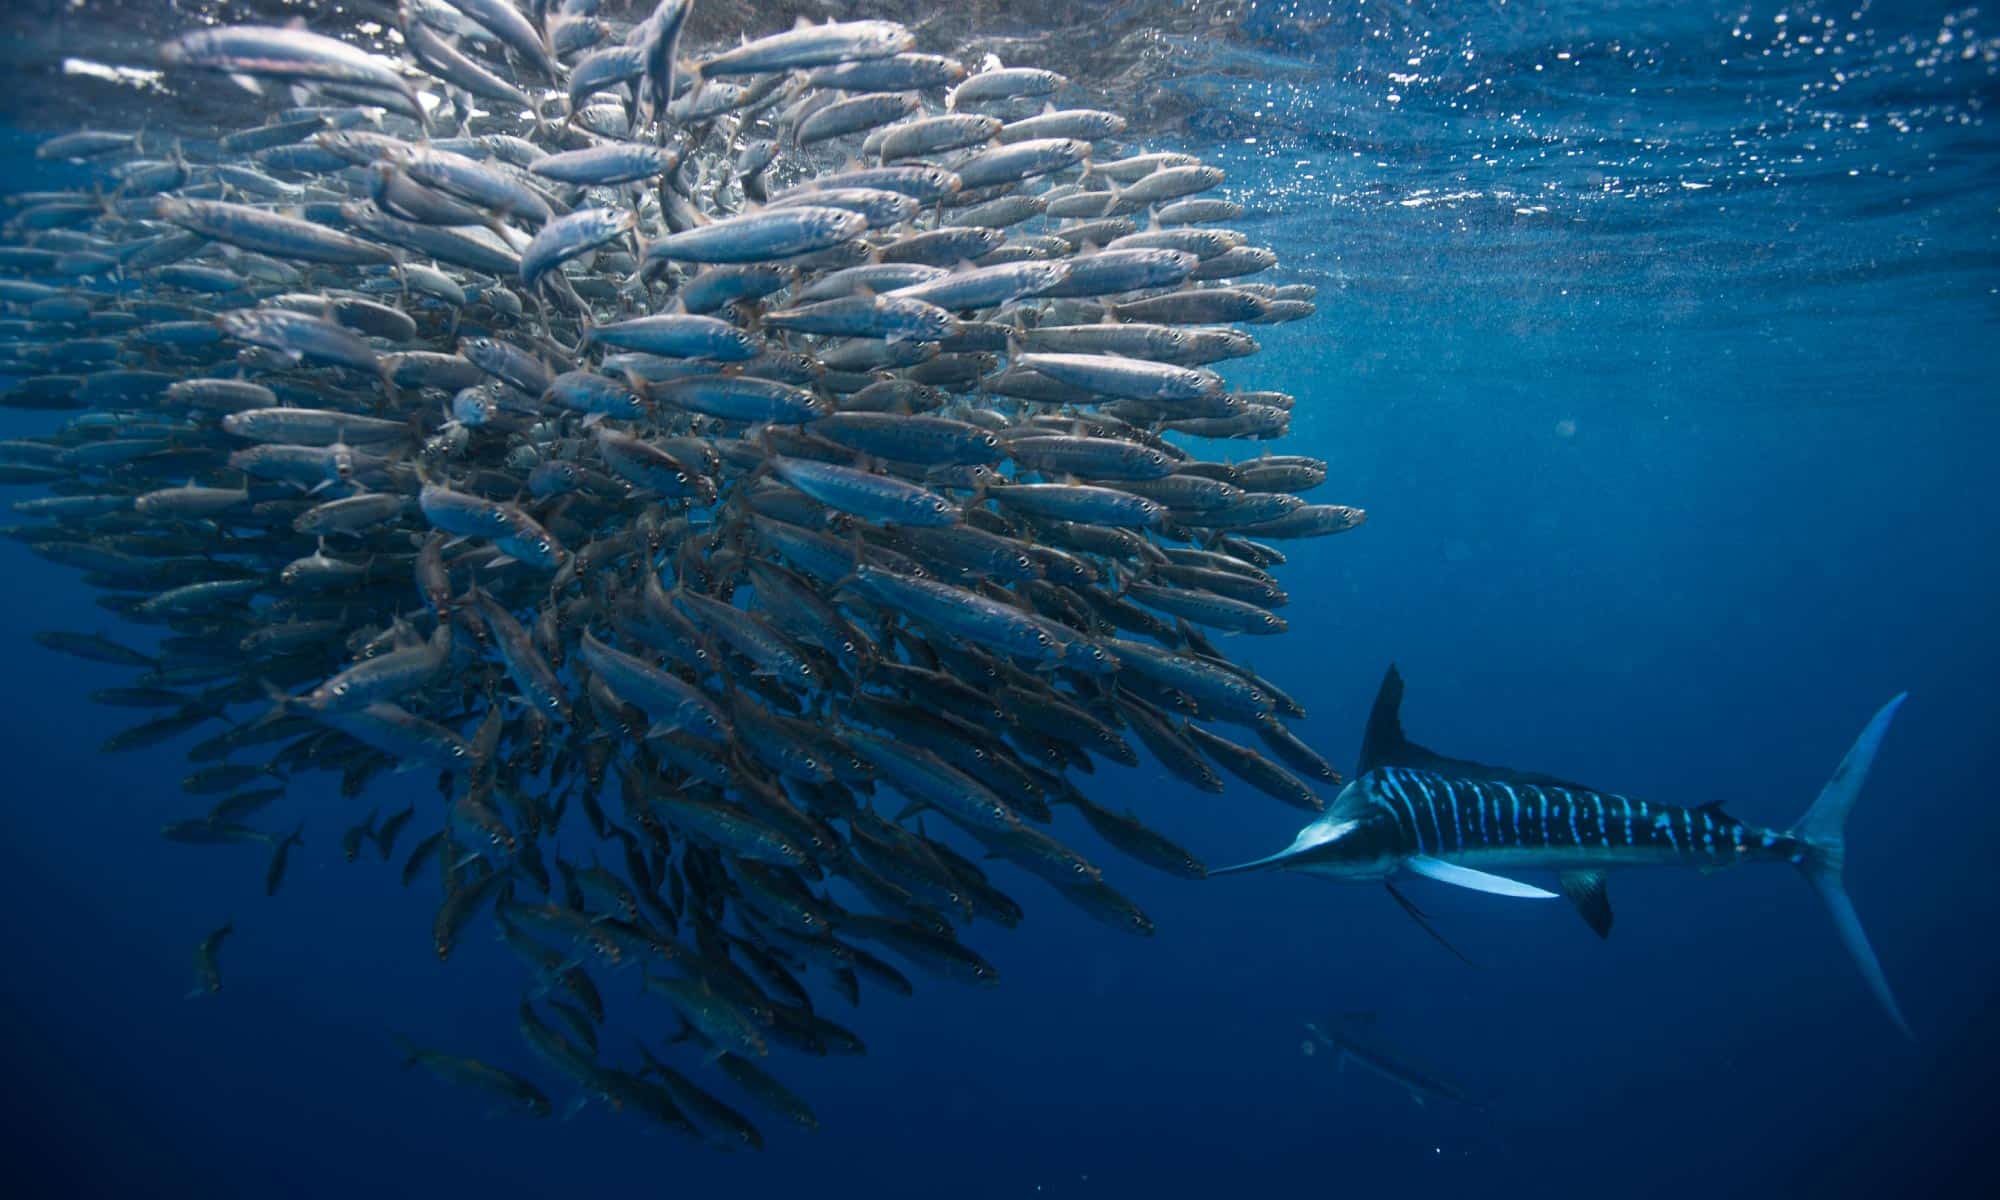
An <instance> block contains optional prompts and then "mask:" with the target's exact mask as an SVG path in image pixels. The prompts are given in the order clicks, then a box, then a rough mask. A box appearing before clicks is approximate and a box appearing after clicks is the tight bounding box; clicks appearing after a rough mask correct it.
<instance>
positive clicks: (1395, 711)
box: [1354, 663, 1597, 792]
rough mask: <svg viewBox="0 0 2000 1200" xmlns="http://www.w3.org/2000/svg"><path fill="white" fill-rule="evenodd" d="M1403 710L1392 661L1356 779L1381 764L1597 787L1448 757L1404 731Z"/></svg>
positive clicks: (1399, 679)
mask: <svg viewBox="0 0 2000 1200" xmlns="http://www.w3.org/2000/svg"><path fill="white" fill-rule="evenodd" d="M1402 710H1403V675H1402V672H1400V671H1398V670H1397V669H1396V666H1395V664H1394V663H1391V664H1390V665H1389V671H1388V674H1386V675H1384V676H1382V687H1381V688H1380V690H1378V691H1377V692H1376V693H1375V706H1374V707H1373V708H1372V709H1370V710H1369V712H1368V726H1367V728H1366V729H1365V730H1364V731H1363V732H1362V735H1361V759H1360V761H1359V762H1358V763H1356V764H1355V769H1354V774H1355V777H1356V778H1357V779H1358V778H1360V777H1361V776H1362V775H1365V774H1367V773H1368V772H1370V771H1373V770H1375V769H1377V768H1378V767H1408V768H1410V769H1412V770H1416V771H1432V772H1435V773H1437V774H1439V775H1444V776H1447V777H1448V778H1452V779H1484V780H1490V781H1493V782H1497V783H1523V784H1530V785H1533V786H1537V787H1561V788H1572V789H1574V790H1576V791H1582V792H1592V791H1596V790H1597V789H1596V788H1593V787H1590V786H1589V785H1587V784H1581V783H1575V782H1572V781H1570V780H1566V779H1559V778H1557V777H1556V776H1554V775H1543V774H1541V773H1539V772H1535V771H1517V770H1515V769H1514V768H1512V767H1496V766H1492V765H1489V764H1487V763H1479V762H1473V761H1472V760H1470V759H1465V758H1447V757H1445V756H1444V755H1442V754H1439V753H1438V752H1437V751H1435V750H1432V749H1431V748H1429V747H1428V746H1419V745H1418V744H1417V743H1415V742H1413V741H1411V740H1410V739H1409V737H1408V736H1407V735H1405V734H1404V733H1403V715H1402Z"/></svg>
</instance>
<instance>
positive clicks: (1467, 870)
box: [1403, 854, 1556, 900]
mask: <svg viewBox="0 0 2000 1200" xmlns="http://www.w3.org/2000/svg"><path fill="white" fill-rule="evenodd" d="M1403 865H1404V866H1406V867H1408V868H1409V869H1410V870H1411V871H1413V872H1415V873H1416V874H1418V875H1422V876H1423V877H1424V878H1425V879H1435V880H1437V881H1438V882H1439V883H1448V884H1451V885H1452V886H1453V887H1462V888H1470V889H1472V890H1473V891H1475V892H1488V893H1490V894H1492V895H1495V896H1514V897H1517V898H1519V899H1522V900H1553V899H1555V898H1556V894H1555V893H1554V892H1551V891H1546V890H1544V889H1542V888H1538V887H1536V886H1534V885H1533V884H1530V883H1520V882H1517V881H1515V880H1512V879H1508V878H1507V877H1505V876H1504V875H1489V874H1487V873H1486V872H1485V871H1475V870H1473V869H1472V868H1471V867H1461V866H1459V865H1458V864H1456V863H1448V862H1445V861H1444V860H1443V859H1439V858H1431V857H1430V856H1429V855H1424V854H1416V855H1412V856H1410V857H1409V858H1406V859H1404V860H1403Z"/></svg>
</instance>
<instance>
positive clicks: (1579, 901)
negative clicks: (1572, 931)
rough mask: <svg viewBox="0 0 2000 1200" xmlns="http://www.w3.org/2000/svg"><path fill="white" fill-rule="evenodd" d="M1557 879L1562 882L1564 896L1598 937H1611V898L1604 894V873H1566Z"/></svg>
mask: <svg viewBox="0 0 2000 1200" xmlns="http://www.w3.org/2000/svg"><path fill="white" fill-rule="evenodd" d="M1556 878H1557V879H1560V880H1561V881H1562V890H1563V895H1565V896H1567V897H1569V902H1570V903H1571V904H1574V905H1576V911H1577V912H1579V913H1581V914H1582V915H1583V923H1584V924H1586V925H1588V926H1590V928H1591V930H1592V931H1593V932H1595V933H1596V934H1597V936H1598V937H1601V938H1608V937H1610V936H1611V898H1610V897H1609V896H1607V895H1605V892H1604V872H1602V871H1564V872H1563V873H1562V874H1561V875H1558V876H1556Z"/></svg>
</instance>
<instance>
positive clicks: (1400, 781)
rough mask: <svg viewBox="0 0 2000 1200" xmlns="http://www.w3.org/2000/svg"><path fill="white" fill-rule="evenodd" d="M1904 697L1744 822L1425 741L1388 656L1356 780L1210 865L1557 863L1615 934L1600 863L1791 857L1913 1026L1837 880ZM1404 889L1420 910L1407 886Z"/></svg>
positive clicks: (1455, 874)
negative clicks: (1814, 792)
mask: <svg viewBox="0 0 2000 1200" xmlns="http://www.w3.org/2000/svg"><path fill="white" fill-rule="evenodd" d="M1906 695H1907V693H1906ZM1904 698H1905V697H1904V696H1897V697H1896V698H1895V699H1893V700H1891V701H1889V703H1887V704H1885V705H1883V706H1882V710H1881V711H1880V712H1878V713H1876V714H1875V717H1874V719H1873V720H1871V721H1869V722H1868V726H1867V728H1865V729H1863V730H1862V731H1861V736H1860V737H1858V738H1856V739H1855V742H1854V746H1853V748H1852V749H1850V750H1849V751H1848V752H1847V757H1846V758H1844V759H1842V760H1841V762H1840V766H1839V768H1838V769H1837V770H1835V771H1834V773H1833V778H1831V779H1829V780H1827V783H1826V787H1825V788H1824V789H1823V790H1822V791H1821V792H1820V794H1819V799H1817V800H1815V801H1813V805H1812V807H1811V808H1809V809H1807V810H1806V814H1805V816H1803V817H1801V818H1799V821H1798V823H1797V824H1795V825H1793V826H1792V827H1791V828H1790V829H1787V830H1783V831H1779V830H1775V829H1763V828H1759V827H1757V826H1754V825H1747V824H1745V823H1743V822H1742V821H1739V820H1737V819H1736V818H1735V817H1732V816H1729V815H1728V814H1726V813H1724V812H1723V811H1722V806H1721V805H1720V804H1706V805H1702V806H1700V807H1698V808H1677V807H1674V806H1672V805H1663V804H1651V803H1648V802H1646V801H1644V800H1630V799H1627V798H1626V797H1624V796H1614V795H1610V794H1609V793H1606V792H1600V791H1595V790H1593V789H1591V788H1587V787H1583V786H1581V785H1578V784H1574V783H1566V782H1564V781H1562V780H1560V779H1555V778H1552V777H1550V776H1547V775H1536V774H1532V773H1529V772H1525V771H1514V770H1509V769H1508V768H1505V767H1490V766H1485V765H1483V764H1481V763H1475V762H1467V761H1465V760H1463V759H1456V758H1446V757H1444V756H1443V755H1441V754H1437V753H1435V752H1433V751H1431V750H1427V749H1425V748H1424V747H1422V746H1419V745H1417V744H1416V743H1414V742H1412V741H1410V740H1409V739H1408V738H1407V737H1405V736H1404V735H1403V723H1402V718H1401V716H1400V715H1399V710H1400V709H1401V707H1402V703H1403V677H1402V676H1401V675H1399V674H1398V673H1397V672H1396V668H1395V667H1393V666H1392V667H1390V668H1389V673H1388V675H1387V676H1385V677H1384V678H1383V680H1382V690H1381V691H1380V692H1379V693H1377V694H1376V697H1375V708H1374V711H1373V712H1372V713H1370V714H1369V717H1368V728H1367V731H1366V732H1365V733H1364V734H1363V735H1362V739H1361V762H1360V765H1359V766H1357V767H1356V768H1355V772H1354V780H1353V781H1352V782H1351V783H1349V784H1348V785H1347V786H1346V787H1345V788H1342V789H1341V792H1340V795H1339V796H1338V797H1337V798H1336V799H1335V800H1334V802H1333V804H1332V806H1331V807H1329V808H1328V809H1327V811H1326V813H1325V814H1324V815H1323V816H1321V817H1320V818H1319V819H1318V820H1316V821H1314V822H1313V823H1312V824H1310V825H1308V826H1306V827H1305V828H1304V829H1301V830H1300V831H1299V835H1298V837H1296V838H1294V839H1293V841H1292V844H1291V845H1290V846H1287V847H1286V848H1285V849H1284V850H1282V851H1280V852H1278V853H1277V854H1273V855H1271V856H1270V857H1269V858H1260V859H1257V860H1256V861H1254V862H1247V863H1242V864H1240V865H1238V866H1234V867H1224V868H1222V869H1221V870H1217V871H1211V872H1209V874H1210V875H1227V874H1230V873H1232V872H1236V871H1263V870H1291V871H1304V872H1307V873H1309V874H1313V875H1325V876H1329V877H1331V878H1334V879H1353V880H1376V879H1379V880H1384V881H1389V882H1391V889H1390V890H1391V891H1392V892H1393V891H1394V886H1393V877H1394V876H1396V875H1397V874H1398V873H1399V872H1403V871H1407V872H1410V873H1411V874H1415V875H1422V876H1425V877H1426V878H1430V879H1436V880H1439V881H1440V882H1443V883H1450V884H1455V885H1457V886H1459V887H1464V888H1471V889H1473V890H1474V891H1480V892H1491V893H1493V894H1494V895H1498V896H1519V897H1527V898H1536V899H1553V898H1554V897H1555V895H1556V893H1554V892H1550V891H1545V890H1543V889H1541V888H1538V887H1534V886H1532V885H1530V884H1525V883H1519V882H1516V881H1515V880H1512V879H1508V878H1505V877H1503V876H1501V875H1498V874H1490V873H1489V871H1507V872H1510V873H1511V872H1514V871H1525V870H1536V869H1545V870H1553V871H1556V872H1559V875H1558V878H1559V879H1560V880H1561V886H1562V890H1563V894H1564V895H1566V896H1568V897H1569V899H1570V901H1571V902H1572V903H1574V904H1575V905H1576V907H1577V910H1578V911H1579V912H1581V913H1582V914H1583V919H1584V920H1585V921H1586V922H1588V923H1589V924H1590V927H1591V928H1592V929H1594V930H1596V931H1597V933H1598V934H1599V936H1608V935H1609V934H1610V932H1611V903H1610V901H1609V900H1608V899H1607V898H1606V897H1605V892H1604V875H1605V872H1606V871H1608V870H1611V869H1612V868H1615V867H1637V866H1676V867H1701V868H1705V869H1714V868H1717V867H1726V866H1734V865H1735V864H1737V863H1746V862H1784V863H1790V864H1792V865H1793V866H1795V867H1797V868H1798V869H1799V870H1800V872H1802V873H1803V874H1804V875H1805V877H1806V882H1807V883H1809V884H1811V885H1812V887H1813V890H1814V891H1816V892H1818V893H1819V897H1820V899H1821V900H1823V901H1824V902H1825V903H1826V907H1827V910H1828V911H1829V912H1830V913H1832V914H1833V923H1834V927H1835V928H1836V929H1838V930H1839V931H1840V938H1841V940H1842V941H1843V942H1845V943H1846V944H1847V950H1848V953H1850V954H1852V955H1853V956H1854V962H1855V965H1856V966H1858V967H1860V968H1861V974H1862V977H1863V978H1865V979H1866V980H1867V981H1868V986H1869V988H1870V989H1871V990H1872V991H1873V992H1874V993H1875V998H1876V999H1877V1000H1879V1001H1881V1002H1882V1007H1883V1008H1885V1009H1887V1010H1888V1013H1889V1017H1890V1019H1891V1020H1893V1021H1895V1023H1896V1027H1897V1028H1899V1029H1901V1030H1902V1031H1903V1032H1904V1034H1906V1035H1909V1034H1910V1026H1909V1022H1907V1021H1905V1020H1904V1019H1903V1013H1902V1010H1901V1009H1899V1008H1898V1007H1897V1006H1896V998H1895V996H1894V995H1892V994H1891V993H1890V991H1889V981H1888V979H1887V978H1885V977H1884V976H1883V974H1882V964H1881V963H1880V962H1879V961H1877V960H1876V958H1875V951H1874V950H1873V949H1871V948H1870V947H1869V945H1868V935H1867V934H1866V933H1864V932H1863V931H1862V929H1861V918H1860V917H1858V916H1857V915H1855V912H1854V904H1853V902H1852V901H1850V900H1849V899H1848V898H1847V889H1846V887H1845V886H1843V884H1842V883H1841V865H1842V863H1843V861H1844V860H1845V857H1846V847H1845V840H1844V839H1845V830H1846V826H1847V814H1848V811H1849V810H1850V809H1852V808H1853V807H1854V800H1855V797H1857V796H1858V795H1860V793H1861V785H1862V783H1863V782H1864V781H1865V780H1866V779H1867V778H1868V768H1869V766H1870V764H1872V763H1873V762H1874V761H1875V751H1876V748H1877V747H1879V746H1880V745H1881V743H1882V735H1883V734H1884V733H1886V732H1887V731H1888V728H1889V722H1890V720H1891V719H1892V718H1893V717H1894V716H1895V715H1896V709H1897V708H1899V707H1900V706H1901V705H1902V703H1903V700H1904ZM1397 900H1398V901H1399V902H1402V903H1403V905H1404V907H1405V908H1407V909H1409V910H1410V912H1411V915H1413V916H1416V917H1417V918H1418V919H1419V920H1422V914H1421V913H1418V912H1416V910H1415V909H1414V908H1412V907H1411V906H1410V905H1409V903H1408V902H1407V901H1404V900H1403V899H1402V897H1401V896H1400V895H1398V896H1397Z"/></svg>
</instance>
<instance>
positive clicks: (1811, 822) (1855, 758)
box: [1789, 692, 1916, 1038]
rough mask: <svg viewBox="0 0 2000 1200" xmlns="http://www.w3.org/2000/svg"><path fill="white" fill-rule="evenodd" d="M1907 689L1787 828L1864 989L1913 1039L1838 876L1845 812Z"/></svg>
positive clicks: (1843, 849)
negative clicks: (1864, 983) (1802, 850)
mask: <svg viewBox="0 0 2000 1200" xmlns="http://www.w3.org/2000/svg"><path fill="white" fill-rule="evenodd" d="M1908 695H1909V693H1907V692H1905V693H1903V694H1902V695H1899V696H1897V697H1896V698H1895V699H1893V700H1891V701H1889V703H1887V704H1885V705H1883V706H1882V709H1881V711H1880V712H1877V713H1876V714H1875V716H1874V718H1873V719H1872V720H1870V721H1869V722H1868V725H1867V727H1866V728H1864V729H1863V730H1862V731H1861V736H1860V737H1858V738H1856V739H1854V745H1853V747H1852V748H1850V749H1849V750H1848V752H1847V757H1845V758H1843V759H1841V760H1840V766H1839V767H1837V768H1835V770H1834V772H1833V777H1832V778H1831V779H1829V780H1827V781H1826V786H1825V787H1824V788H1822V789H1821V790H1820V794H1819V799H1817V800H1815V801H1813V804H1812V807H1811V808H1809V809H1807V810H1806V813H1805V815H1804V816H1803V817H1800V818H1799V820H1798V823H1797V824H1796V825H1793V826H1792V828H1791V830H1790V831H1789V832H1790V834H1791V836H1793V837H1795V838H1797V839H1799V841H1800V842H1801V843H1803V845H1804V846H1805V857H1804V858H1802V859H1801V860H1800V861H1799V870H1800V872H1801V873H1802V874H1804V875H1805V877H1806V882H1807V883H1809V884H1811V885H1812V889H1813V891H1815V892H1817V893H1819V898H1820V900H1821V901H1822V902H1823V903H1825V905H1826V909H1827V912H1828V913H1829V914H1830V915H1831V916H1832V917H1833V925H1834V929H1835V930H1836V931H1838V932H1839V934H1840V940H1841V942H1842V943H1844V944H1845V945H1846V946H1847V952H1848V953H1849V954H1851V955H1853V957H1854V965H1855V966H1856V967H1859V968H1860V970H1861V977H1862V978H1863V979H1865V980H1866V981H1867V983H1868V990H1869V991H1871V992H1873V993H1875V999H1876V1000H1878V1001H1880V1002H1881V1005H1882V1007H1883V1009H1884V1010H1886V1011H1887V1012H1888V1014H1889V1019H1890V1020H1892V1021H1894V1022H1895V1023H1896V1028H1898V1029H1900V1030H1902V1031H1903V1035H1904V1036H1905V1037H1909V1038H1915V1037H1916V1034H1915V1033H1913V1032H1911V1030H1910V1023H1909V1022H1908V1021H1907V1020H1905V1019H1904V1018H1903V1010H1902V1008H1901V1007H1900V1006H1899V1005H1897V1003H1896V997H1895V994H1894V993H1893V992H1891V991H1890V990H1889V978H1888V976H1887V975H1885V974H1883V973H1882V963H1881V960H1879V959H1877V958H1876V957H1875V949H1874V947H1873V946H1870V945H1869V944H1868V934H1867V932H1866V931H1864V930H1863V929H1862V928H1861V917H1860V915H1859V914H1857V913H1856V912H1855V911H1854V901H1853V900H1851V899H1849V898H1848V895H1847V885H1846V883H1845V881H1844V880H1843V879H1842V871H1843V868H1844V867H1845V865H1846V861H1847V815H1848V813H1849V812H1851V811H1853V808H1854V802H1855V800H1856V799H1857V798H1859V797H1860V795H1861V787H1862V785H1863V784H1864V783H1866V782H1867V780H1868V769H1869V767H1871V766H1873V765H1874V762H1875V752H1876V750H1877V749H1879V748H1880V747H1881V745H1882V737H1883V735H1884V734H1886V733H1888V731H1889V723H1890V721H1892V720H1893V719H1894V718H1895V716H1896V710H1897V709H1899V708H1901V707H1902V705H1903V701H1904V700H1905V699H1907V698H1908Z"/></svg>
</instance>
